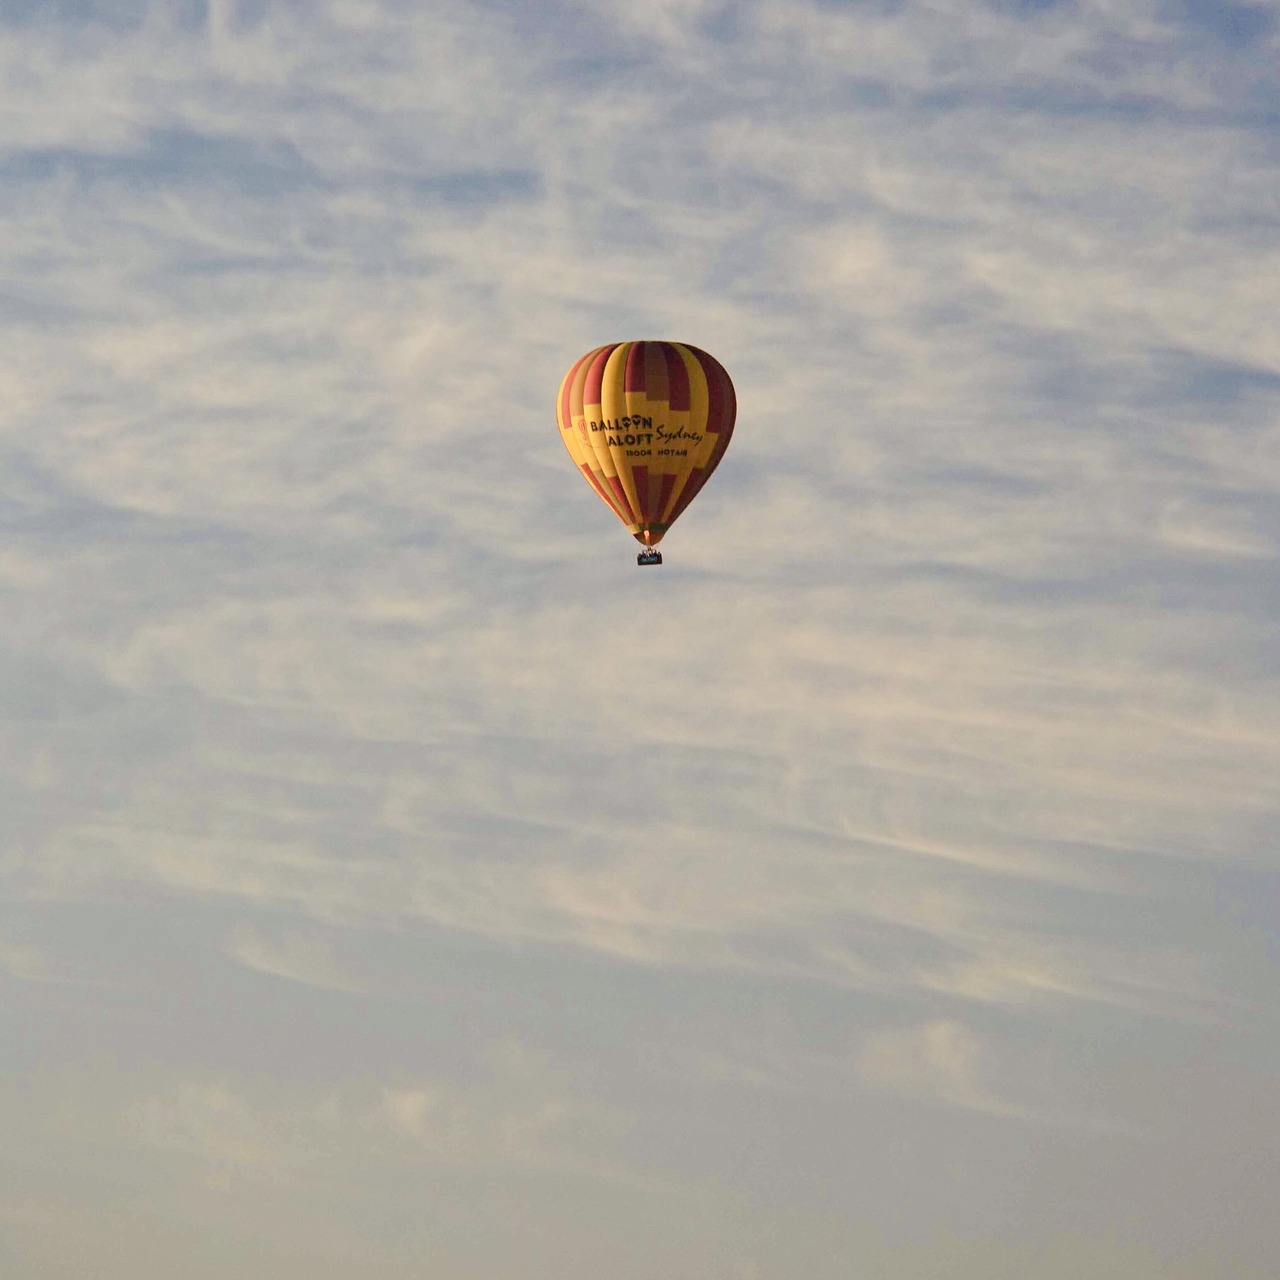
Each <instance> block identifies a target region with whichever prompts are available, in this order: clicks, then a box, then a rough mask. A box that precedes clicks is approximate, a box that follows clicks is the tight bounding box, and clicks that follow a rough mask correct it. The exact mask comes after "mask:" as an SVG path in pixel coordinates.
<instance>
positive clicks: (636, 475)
mask: <svg viewBox="0 0 1280 1280" xmlns="http://www.w3.org/2000/svg"><path fill="white" fill-rule="evenodd" d="M631 481H632V483H633V484H634V485H635V487H636V501H637V502H638V503H639V504H640V523H641V524H647V523H648V522H649V521H650V520H656V519H657V518H658V517H657V516H656V515H654V514H653V509H652V506H651V504H650V502H649V468H648V467H632V468H631Z"/></svg>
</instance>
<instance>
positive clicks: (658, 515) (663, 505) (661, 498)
mask: <svg viewBox="0 0 1280 1280" xmlns="http://www.w3.org/2000/svg"><path fill="white" fill-rule="evenodd" d="M675 487H676V478H675V476H663V477H662V488H661V489H660V490H659V491H658V501H657V508H658V509H657V510H656V511H655V512H654V513H653V518H654V519H655V520H661V519H662V513H663V512H664V511H665V510H666V509H667V503H668V502H670V501H671V490H672V489H674V488H675Z"/></svg>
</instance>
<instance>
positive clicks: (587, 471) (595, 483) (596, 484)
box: [581, 463, 631, 524]
mask: <svg viewBox="0 0 1280 1280" xmlns="http://www.w3.org/2000/svg"><path fill="white" fill-rule="evenodd" d="M581 471H582V474H583V475H584V476H586V477H587V483H588V484H590V486H591V487H592V488H593V489H594V490H595V491H596V492H597V493H598V494H599V495H600V496H601V497H602V498H603V499H604V500H605V501H606V502H607V503H608V504H609V509H610V510H611V511H612V512H613V513H614V515H616V516H619V517H620V516H621V515H622V512H621V511H619V510H618V504H617V503H616V502H614V500H613V494H611V493H610V492H609V491H608V490H607V489H606V488H605V487H604V486H603V485H602V484H601V483H600V481H599V480H597V479H596V478H595V476H594V475H593V474H592V471H591V468H590V467H588V466H587V465H586V464H585V463H584V464H583V465H582V466H581ZM627 523H628V524H630V523H631V522H630V521H629V520H628V521H627Z"/></svg>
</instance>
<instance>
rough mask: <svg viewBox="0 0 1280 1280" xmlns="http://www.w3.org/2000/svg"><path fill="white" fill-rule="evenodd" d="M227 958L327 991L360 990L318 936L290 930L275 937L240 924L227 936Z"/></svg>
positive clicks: (328, 946) (259, 970)
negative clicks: (228, 938)
mask: <svg viewBox="0 0 1280 1280" xmlns="http://www.w3.org/2000/svg"><path fill="white" fill-rule="evenodd" d="M228 951H229V954H230V956H231V958H232V959H233V960H235V961H237V962H238V963H239V964H242V965H244V966H245V967H246V968H249V969H255V970H257V971H258V972H259V973H269V974H273V975H274V976H276V977H278V978H287V979H289V981H291V982H301V983H303V984H304V985H306V986H310V987H320V988H323V989H325V990H328V991H349V992H354V991H360V990H362V989H363V988H362V986H361V984H360V983H359V982H358V981H356V980H355V979H354V978H352V977H351V976H350V975H348V974H347V973H346V972H344V970H343V968H342V966H341V965H340V964H339V963H338V961H337V960H336V959H335V958H334V955H333V950H332V948H331V947H330V945H329V943H328V942H327V941H326V940H325V939H324V938H320V937H316V936H314V935H309V934H305V933H300V932H296V931H290V932H287V933H285V934H284V935H283V936H281V937H278V938H270V937H264V936H263V935H262V934H260V933H258V932H257V931H255V930H254V929H253V928H252V927H251V926H248V925H240V926H238V927H237V928H236V929H235V931H234V932H233V933H232V935H231V942H230V946H229V948H228Z"/></svg>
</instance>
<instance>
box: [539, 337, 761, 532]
mask: <svg viewBox="0 0 1280 1280" xmlns="http://www.w3.org/2000/svg"><path fill="white" fill-rule="evenodd" d="M736 413H737V399H736V398H735V396H734V393H733V383H732V382H730V381H729V375H728V374H727V373H726V372H725V371H724V369H723V368H722V367H721V365H720V363H719V362H718V361H717V360H715V359H714V358H713V357H711V356H709V355H708V354H707V353H706V352H705V351H700V350H699V349H698V348H697V347H691V346H689V345H688V344H687V343H684V342H613V343H609V344H608V345H607V346H603V347H596V348H595V350H593V351H588V352H587V354H586V355H584V356H583V357H582V358H581V359H579V360H577V361H576V362H575V363H574V365H573V367H572V368H571V369H570V370H569V372H568V373H567V374H565V377H564V381H563V382H562V383H561V384H560V396H559V399H558V400H557V402H556V416H557V417H558V418H559V421H560V438H561V439H562V440H563V441H564V444H565V448H566V449H568V450H569V456H570V457H571V458H572V459H573V460H574V462H575V463H576V464H577V467H578V470H579V471H581V472H582V474H583V476H584V477H585V478H586V480H587V483H588V484H590V485H591V487H592V488H593V489H594V490H595V491H596V493H598V494H599V495H600V497H601V498H602V499H603V500H604V502H605V504H606V505H607V506H608V507H609V508H610V510H611V511H612V512H613V513H614V515H616V516H617V517H618V519H619V520H621V521H622V523H623V524H625V525H626V526H627V528H628V529H630V530H631V532H632V533H633V534H634V535H635V537H636V538H637V539H638V540H639V541H640V542H643V543H644V544H645V546H647V547H652V546H654V545H655V544H656V543H658V542H660V541H661V540H662V536H663V534H665V533H666V531H667V530H668V529H669V528H670V527H671V525H672V524H673V523H674V522H675V520H676V518H677V517H678V516H679V515H680V513H681V512H682V511H683V510H684V509H685V507H687V506H688V505H689V503H690V502H692V501H693V499H694V497H695V496H696V495H697V493H698V490H699V489H701V488H702V486H703V485H704V484H706V482H707V478H708V477H709V476H710V475H711V473H712V472H713V471H714V470H715V469H716V467H717V466H718V465H719V463H720V459H721V458H722V457H723V456H724V451H725V449H727V448H728V447H729V437H730V436H731V435H732V434H733V422H734V417H735V416H736Z"/></svg>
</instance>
